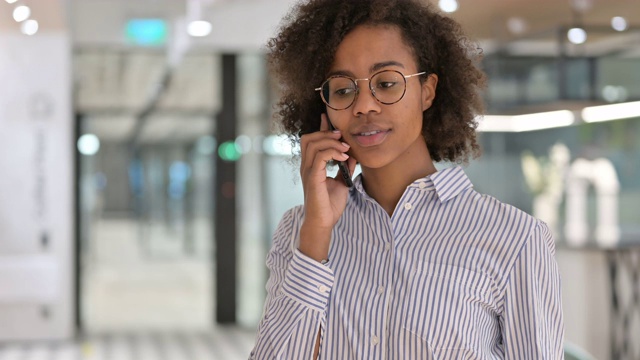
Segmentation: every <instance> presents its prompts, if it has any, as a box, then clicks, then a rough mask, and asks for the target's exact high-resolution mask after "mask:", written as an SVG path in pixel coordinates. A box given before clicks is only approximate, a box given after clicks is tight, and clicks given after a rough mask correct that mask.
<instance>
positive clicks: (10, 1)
mask: <svg viewBox="0 0 640 360" xmlns="http://www.w3.org/2000/svg"><path fill="white" fill-rule="evenodd" d="M5 1H6V2H7V3H8V4H13V3H15V2H16V1H18V0H5Z"/></svg>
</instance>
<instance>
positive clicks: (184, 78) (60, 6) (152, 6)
mask: <svg viewBox="0 0 640 360" xmlns="http://www.w3.org/2000/svg"><path fill="white" fill-rule="evenodd" d="M432 1H435V0H432ZM458 2H459V9H458V11H456V12H455V13H453V14H451V16H452V17H453V18H455V19H456V20H458V21H459V22H460V23H461V24H462V26H463V28H464V29H465V31H466V32H467V33H468V34H469V35H470V36H471V37H472V38H474V39H477V40H479V41H481V44H482V46H483V49H485V52H486V53H491V52H492V51H494V50H495V49H498V48H500V47H501V46H502V45H504V44H505V43H508V44H509V45H508V49H510V51H511V52H512V53H518V54H547V53H548V54H549V55H553V54H555V53H557V50H558V46H557V37H556V36H557V35H555V33H553V32H551V31H550V30H552V29H554V28H557V27H558V26H569V25H573V24H576V23H582V24H583V25H585V26H587V27H589V26H599V27H601V28H602V29H603V30H605V31H604V32H600V33H595V32H594V33H592V35H590V38H589V41H588V42H587V43H586V44H585V45H584V46H582V47H580V50H581V51H583V52H584V51H585V49H588V50H589V51H591V52H593V53H598V52H601V53H606V52H608V51H611V49H612V48H615V49H620V48H623V49H625V51H627V52H629V54H632V55H634V56H636V57H638V56H640V31H635V32H634V33H633V34H629V33H624V34H619V33H615V32H614V31H612V30H609V23H610V21H611V18H612V17H613V16H624V17H625V18H626V19H627V21H628V23H629V24H630V26H631V27H632V28H635V29H636V30H640V0H536V1H531V0H482V1H479V0H458ZM18 3H21V4H27V5H29V6H30V7H31V8H32V17H33V18H35V19H37V20H38V21H39V23H40V33H47V32H60V31H68V32H69V33H70V36H71V39H72V44H73V49H74V83H75V100H76V101H75V103H76V106H77V110H79V111H81V112H83V113H85V114H88V115H91V116H90V119H91V120H89V121H88V128H90V129H91V131H94V132H96V133H98V135H99V136H102V137H103V138H107V139H112V140H114V141H117V140H124V139H127V138H130V135H131V132H132V131H133V130H132V129H134V128H135V122H136V121H137V120H136V115H137V114H139V113H140V111H142V109H144V107H145V106H147V105H148V104H149V102H150V101H152V100H153V94H154V91H155V90H156V89H157V87H158V83H159V82H160V80H161V79H162V76H163V74H164V73H165V72H166V71H171V73H172V76H171V79H172V80H171V82H170V83H169V86H168V87H166V88H165V89H163V92H162V94H161V96H160V98H159V99H157V100H158V101H157V107H156V112H155V113H154V115H152V116H150V118H149V121H148V122H147V125H146V126H145V127H144V129H143V136H142V137H141V139H142V140H143V141H147V142H162V141H167V139H178V138H180V139H183V140H192V138H195V137H198V136H200V135H202V134H203V133H210V132H211V125H210V122H211V121H210V120H208V118H207V117H206V116H204V115H209V116H210V115H211V114H213V113H215V111H216V110H217V109H218V108H219V97H220V96H219V94H220V91H219V89H218V85H219V79H220V74H219V64H218V63H217V60H216V59H217V58H216V56H215V54H219V53H221V52H239V53H259V52H261V51H262V50H263V46H264V43H265V42H266V41H267V39H268V38H269V37H271V36H272V35H273V34H274V33H275V31H276V29H277V26H278V23H279V20H280V19H281V18H282V17H283V16H284V15H285V14H286V13H287V11H288V9H289V8H290V7H291V6H292V4H294V3H295V1H294V0H18ZM18 3H16V5H17V4H18ZM14 6H15V5H10V4H7V3H6V2H5V1H3V0H0V32H2V33H19V29H18V26H17V24H15V22H14V21H13V19H12V18H11V11H12V8H13V7H14ZM194 16H196V17H201V18H203V19H206V20H209V21H210V22H211V23H212V25H213V31H212V33H211V35H209V36H207V37H204V38H199V39H194V38H189V37H188V36H186V35H185V34H184V32H180V31H178V30H179V29H180V24H183V22H184V21H185V19H186V18H187V17H191V18H193V17H194ZM135 17H138V18H140V17H142V18H144V17H155V18H163V19H165V20H167V22H168V23H169V30H170V32H171V34H170V37H169V41H168V45H167V46H165V47H161V48H150V49H149V48H144V49H143V48H138V47H135V46H131V45H130V44H128V43H127V42H126V39H125V38H124V31H123V29H124V24H125V23H126V21H127V20H128V19H130V18H135ZM510 19H511V21H514V20H513V19H516V20H515V21H517V22H518V23H519V24H520V25H521V27H522V28H523V29H524V30H523V32H522V33H520V34H514V33H513V32H511V31H510V30H509V28H508V26H507V24H508V22H509V21H510ZM545 32H546V34H545V35H543V36H540V35H536V36H533V37H530V35H531V34H541V33H545ZM604 35H606V36H604ZM517 38H520V39H526V41H525V40H521V41H513V40H514V39H517ZM569 51H572V48H571V47H569ZM176 59H177V60H176ZM254 86H255V87H256V89H258V90H257V91H260V90H261V89H262V86H263V85H262V84H255V85H254ZM249 91H252V90H251V89H250V90H249ZM150 125H152V126H150Z"/></svg>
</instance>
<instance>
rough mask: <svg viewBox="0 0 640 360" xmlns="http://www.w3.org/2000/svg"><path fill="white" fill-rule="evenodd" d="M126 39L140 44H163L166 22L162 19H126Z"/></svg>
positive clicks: (165, 35) (165, 40) (165, 38)
mask: <svg viewBox="0 0 640 360" xmlns="http://www.w3.org/2000/svg"><path fill="white" fill-rule="evenodd" d="M126 35H127V40H129V41H130V42H132V43H134V44H136V45H142V46H156V45H164V44H165V43H166V42H167V23H166V21H164V20H162V19H131V20H129V21H127V28H126Z"/></svg>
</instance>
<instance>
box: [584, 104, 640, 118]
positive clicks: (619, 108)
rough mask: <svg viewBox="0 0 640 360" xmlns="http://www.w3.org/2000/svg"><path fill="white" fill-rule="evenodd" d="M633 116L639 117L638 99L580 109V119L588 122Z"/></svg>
mask: <svg viewBox="0 0 640 360" xmlns="http://www.w3.org/2000/svg"><path fill="white" fill-rule="evenodd" d="M634 117H640V101H634V102H628V103H621V104H612V105H601V106H590V107H586V108H584V109H583V110H582V119H583V120H584V121H585V122H588V123H592V122H600V121H611V120H618V119H628V118H634Z"/></svg>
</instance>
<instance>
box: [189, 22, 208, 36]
mask: <svg viewBox="0 0 640 360" xmlns="http://www.w3.org/2000/svg"><path fill="white" fill-rule="evenodd" d="M187 32H188V33H189V35H191V36H194V37H203V36H207V35H209V34H210V33H211V23H210V22H208V21H204V20H196V21H192V22H190V23H189V26H188V27H187Z"/></svg>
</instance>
